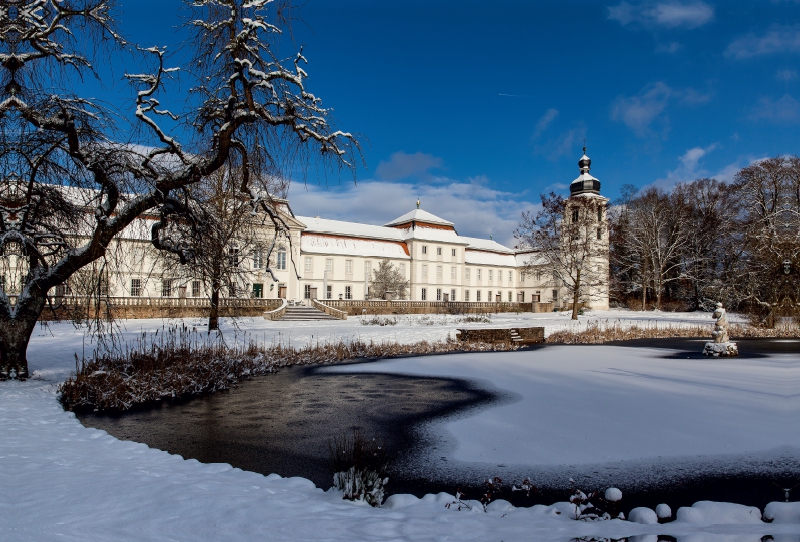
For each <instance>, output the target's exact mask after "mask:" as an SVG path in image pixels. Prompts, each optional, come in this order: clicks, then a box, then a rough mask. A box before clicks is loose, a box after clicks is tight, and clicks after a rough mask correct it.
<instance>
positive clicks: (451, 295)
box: [450, 290, 456, 301]
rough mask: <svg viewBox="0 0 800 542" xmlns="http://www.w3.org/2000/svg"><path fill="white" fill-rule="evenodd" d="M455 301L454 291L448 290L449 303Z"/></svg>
mask: <svg viewBox="0 0 800 542" xmlns="http://www.w3.org/2000/svg"><path fill="white" fill-rule="evenodd" d="M455 300H456V291H455V290H450V301H455Z"/></svg>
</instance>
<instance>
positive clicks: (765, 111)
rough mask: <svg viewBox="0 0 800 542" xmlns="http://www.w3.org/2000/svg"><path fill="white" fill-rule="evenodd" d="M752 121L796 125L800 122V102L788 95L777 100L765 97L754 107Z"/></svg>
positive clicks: (751, 114)
mask: <svg viewBox="0 0 800 542" xmlns="http://www.w3.org/2000/svg"><path fill="white" fill-rule="evenodd" d="M750 119H751V120H755V121H766V122H769V123H771V124H796V123H798V122H800V102H798V101H797V100H795V99H794V98H792V97H791V96H789V95H788V94H784V95H783V96H782V97H781V98H779V99H777V100H773V99H772V98H768V97H763V98H761V99H760V100H759V101H758V103H757V104H756V105H755V107H753V110H752V112H751V113H750Z"/></svg>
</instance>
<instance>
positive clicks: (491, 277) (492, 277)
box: [489, 269, 494, 297]
mask: <svg viewBox="0 0 800 542" xmlns="http://www.w3.org/2000/svg"><path fill="white" fill-rule="evenodd" d="M493 280H494V271H493V270H491V269H489V282H492V281H493ZM489 297H492V296H489Z"/></svg>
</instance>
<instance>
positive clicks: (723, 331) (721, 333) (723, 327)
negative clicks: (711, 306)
mask: <svg viewBox="0 0 800 542" xmlns="http://www.w3.org/2000/svg"><path fill="white" fill-rule="evenodd" d="M711 317H712V318H716V319H717V322H716V324H715V325H714V331H712V332H711V336H712V337H714V342H715V343H727V342H730V339H729V338H728V316H727V313H726V312H725V309H723V308H722V303H717V310H715V311H714V313H713V314H712V315H711Z"/></svg>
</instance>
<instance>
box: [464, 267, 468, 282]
mask: <svg viewBox="0 0 800 542" xmlns="http://www.w3.org/2000/svg"><path fill="white" fill-rule="evenodd" d="M464 280H469V267H466V268H464Z"/></svg>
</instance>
